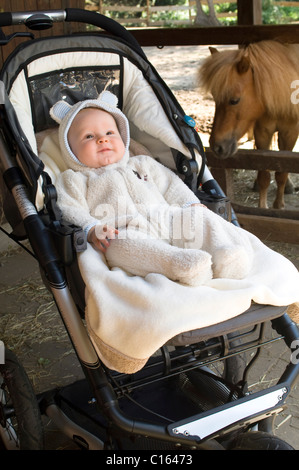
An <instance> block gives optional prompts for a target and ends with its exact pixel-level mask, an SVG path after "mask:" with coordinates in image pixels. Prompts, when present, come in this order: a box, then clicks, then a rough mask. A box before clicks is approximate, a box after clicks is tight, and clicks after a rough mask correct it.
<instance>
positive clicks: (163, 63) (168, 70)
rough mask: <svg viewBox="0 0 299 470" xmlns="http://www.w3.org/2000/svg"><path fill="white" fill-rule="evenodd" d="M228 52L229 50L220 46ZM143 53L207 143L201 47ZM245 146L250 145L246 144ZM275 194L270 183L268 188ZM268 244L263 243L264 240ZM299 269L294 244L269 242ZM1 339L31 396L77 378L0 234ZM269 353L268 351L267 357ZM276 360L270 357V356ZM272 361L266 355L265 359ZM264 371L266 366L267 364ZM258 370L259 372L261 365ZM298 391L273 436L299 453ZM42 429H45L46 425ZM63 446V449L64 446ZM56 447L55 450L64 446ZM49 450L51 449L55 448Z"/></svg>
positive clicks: (55, 318) (242, 175) (50, 315)
mask: <svg viewBox="0 0 299 470" xmlns="http://www.w3.org/2000/svg"><path fill="white" fill-rule="evenodd" d="M221 47H222V48H227V47H229V46H221ZM221 47H220V48H221ZM145 52H146V54H147V56H148V58H149V59H150V61H151V62H152V63H153V65H154V66H155V67H156V69H157V70H158V71H159V73H160V75H161V76H162V78H163V79H164V80H165V82H166V83H167V84H168V86H169V87H170V89H171V90H172V91H173V93H174V94H175V95H176V96H177V98H178V100H179V102H180V103H181V105H182V107H183V109H184V110H185V111H186V113H187V114H189V115H190V116H192V117H193V118H194V119H195V120H196V122H197V127H198V128H199V132H200V135H201V137H202V140H203V143H204V145H208V137H209V135H208V134H209V131H210V129H211V126H212V121H213V113H214V103H213V101H212V99H211V98H210V97H209V96H205V95H203V94H202V93H201V92H200V90H198V88H197V84H196V73H197V69H198V66H199V64H200V61H201V60H203V59H204V57H206V56H207V54H209V50H208V47H206V46H192V47H165V48H163V49H158V48H154V47H151V48H145ZM249 145H251V144H250V143H249ZM235 179H236V185H237V188H239V189H237V191H238V194H239V196H240V202H244V201H246V203H248V204H253V205H255V204H256V203H257V195H256V193H254V192H253V191H252V183H253V180H254V174H253V173H252V174H248V172H242V171H239V172H238V173H236V175H235ZM294 183H295V188H296V190H295V193H294V194H293V195H291V196H290V197H289V199H288V200H287V204H289V205H290V206H291V207H296V208H298V207H299V180H298V177H297V176H296V175H295V180H294ZM271 192H274V184H272V185H271V190H270V197H271ZM266 243H267V242H266ZM269 246H270V247H271V248H273V249H275V250H277V251H279V252H281V253H282V254H283V255H285V256H286V257H288V258H289V259H290V260H291V261H292V262H293V263H294V264H295V265H296V266H297V267H298V268H299V245H291V244H286V243H284V244H281V243H274V242H272V243H269ZM0 339H1V340H2V341H4V343H5V344H6V345H7V346H8V347H10V348H12V349H13V350H14V351H15V352H16V354H17V355H18V356H19V358H20V360H21V361H22V363H23V364H24V366H25V367H26V371H27V373H28V375H29V377H30V378H31V380H32V382H33V385H34V388H35V390H36V392H41V391H44V390H47V389H50V388H54V387H56V386H62V385H65V384H67V383H70V382H72V381H74V380H77V379H78V378H80V377H82V373H81V370H80V368H79V366H78V362H77V359H76V356H75V354H74V352H73V350H72V347H71V345H70V342H69V339H68V337H67V334H66V333H65V330H64V327H63V324H62V321H61V319H60V317H59V315H58V313H57V311H56V307H55V305H54V302H53V300H52V298H51V296H50V294H49V293H48V292H47V290H46V288H45V287H44V286H43V284H42V283H41V281H40V274H39V268H38V266H37V263H36V261H35V260H34V259H33V258H32V257H31V256H30V255H29V254H28V253H26V252H24V251H23V250H20V249H15V247H14V245H13V243H12V242H9V243H8V244H7V242H6V240H4V238H3V236H2V235H0ZM270 355H271V353H270ZM274 357H277V356H276V353H275V352H274V353H273V356H272V362H273V358H274ZM270 359H271V357H270ZM267 367H271V366H270V365H269V366H267ZM262 369H263V371H264V368H263V367H262ZM298 393H299V392H298V390H297V391H296V392H295V395H294V396H293V397H292V404H291V406H293V407H294V408H293V409H294V410H295V411H294V412H292V409H291V412H289V414H286V415H285V416H284V419H285V420H286V424H285V425H283V426H281V427H279V429H278V432H277V434H278V435H280V436H281V437H283V438H286V437H287V440H288V442H290V443H291V444H292V445H293V446H295V447H296V448H297V449H299V438H298V435H299V419H298V418H297V416H298V412H297V410H296V407H297V408H298V405H297V404H296V403H298V398H299V397H298ZM46 426H49V429H51V427H50V425H49V424H48V423H47V424H46ZM64 445H65V447H64ZM67 446H68V445H67V444H60V443H58V444H57V447H58V448H68V447H67ZM57 447H54V448H57Z"/></svg>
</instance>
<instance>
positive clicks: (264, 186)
mask: <svg viewBox="0 0 299 470" xmlns="http://www.w3.org/2000/svg"><path fill="white" fill-rule="evenodd" d="M270 181H271V174H270V171H268V170H261V171H258V172H257V184H258V189H259V196H260V199H259V207H262V208H264V209H267V208H268V188H269V185H270Z"/></svg>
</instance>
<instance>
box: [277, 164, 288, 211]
mask: <svg viewBox="0 0 299 470" xmlns="http://www.w3.org/2000/svg"><path fill="white" fill-rule="evenodd" d="M288 177H289V174H288V173H282V172H279V171H276V172H275V180H276V184H277V191H276V198H275V201H274V203H273V207H274V209H283V208H284V206H285V203H284V190H285V186H286V183H287V181H288Z"/></svg>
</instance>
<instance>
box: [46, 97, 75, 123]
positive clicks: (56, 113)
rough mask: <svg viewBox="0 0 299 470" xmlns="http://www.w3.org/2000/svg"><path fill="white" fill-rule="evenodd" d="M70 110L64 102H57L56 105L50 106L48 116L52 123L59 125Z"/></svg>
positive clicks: (70, 107) (68, 105) (69, 106)
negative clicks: (52, 120)
mask: <svg viewBox="0 0 299 470" xmlns="http://www.w3.org/2000/svg"><path fill="white" fill-rule="evenodd" d="M71 109H72V106H71V105H70V104H68V103H67V102H66V101H63V100H61V101H57V103H55V104H54V106H52V108H51V109H50V116H51V118H52V119H54V121H56V122H58V124H60V123H61V121H62V119H63V118H64V116H66V115H67V113H68V112H69V111H70V110H71Z"/></svg>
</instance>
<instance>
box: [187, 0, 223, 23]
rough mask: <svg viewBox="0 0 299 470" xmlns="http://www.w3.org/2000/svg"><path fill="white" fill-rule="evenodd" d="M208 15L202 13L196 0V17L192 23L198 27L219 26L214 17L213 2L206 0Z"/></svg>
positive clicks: (199, 2) (198, 0) (199, 3)
mask: <svg viewBox="0 0 299 470" xmlns="http://www.w3.org/2000/svg"><path fill="white" fill-rule="evenodd" d="M208 6H209V13H205V12H204V11H203V8H202V5H201V1H200V0H196V9H197V13H196V17H195V20H194V23H195V24H196V25H199V26H220V25H221V23H220V21H219V20H218V19H217V17H216V13H215V8H214V4H213V0H208Z"/></svg>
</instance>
